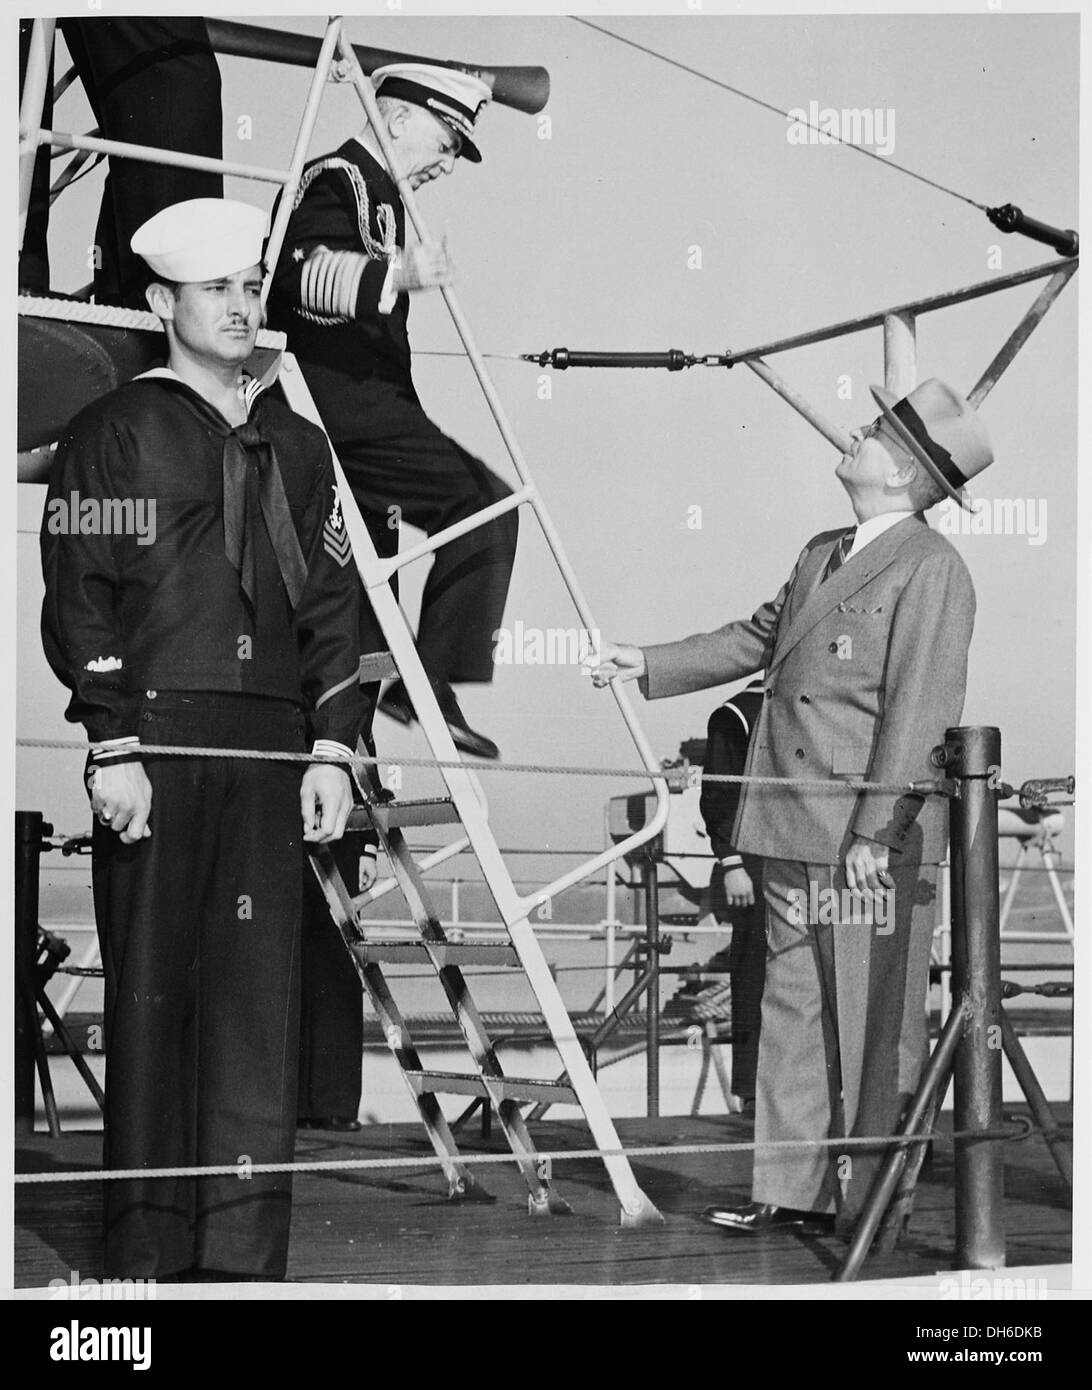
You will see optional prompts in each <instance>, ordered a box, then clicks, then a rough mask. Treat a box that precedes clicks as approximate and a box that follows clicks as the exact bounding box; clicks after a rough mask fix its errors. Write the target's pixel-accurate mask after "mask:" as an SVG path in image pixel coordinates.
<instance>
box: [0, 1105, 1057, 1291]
mask: <svg viewBox="0 0 1092 1390" xmlns="http://www.w3.org/2000/svg"><path fill="white" fill-rule="evenodd" d="M1020 1109H1021V1107H1015V1106H1007V1107H1006V1111H1007V1112H1016V1111H1018V1110H1020ZM1056 1111H1057V1114H1058V1118H1059V1119H1060V1120H1062V1121H1068V1119H1069V1109H1068V1107H1061V1106H1059V1107H1056ZM948 1127H949V1128H950V1125H949V1126H948ZM531 1128H532V1136H533V1138H534V1140H535V1143H536V1145H537V1146H538V1147H539V1148H540V1149H541V1150H543V1151H546V1150H550V1151H576V1150H582V1149H587V1148H589V1147H591V1144H590V1138H589V1135H588V1132H587V1130H586V1128H585V1127H584V1126H583V1125H582V1124H580V1123H578V1122H575V1121H573V1122H567V1121H549V1120H547V1121H543V1122H541V1123H539V1124H537V1125H534V1126H532V1127H531ZM618 1130H619V1133H620V1135H621V1137H622V1141H623V1144H624V1145H625V1146H626V1147H627V1148H630V1147H636V1146H640V1145H652V1144H655V1145H681V1144H709V1143H722V1142H732V1141H740V1140H749V1139H750V1138H752V1137H753V1124H752V1122H751V1121H750V1120H748V1119H744V1118H742V1117H739V1116H712V1117H706V1116H701V1117H694V1116H672V1117H668V1118H662V1119H658V1120H650V1119H637V1120H620V1121H618ZM460 1142H461V1144H462V1147H463V1149H464V1153H465V1155H466V1157H467V1160H468V1162H469V1163H470V1166H471V1167H472V1169H473V1171H474V1172H475V1175H476V1176H477V1177H478V1179H479V1181H480V1182H481V1183H482V1184H483V1186H485V1187H487V1188H488V1189H489V1191H490V1192H491V1193H492V1195H493V1197H494V1198H495V1200H494V1201H493V1202H491V1203H475V1202H450V1201H449V1200H448V1199H447V1195H446V1183H445V1181H444V1179H443V1176H442V1174H441V1172H440V1170H439V1168H438V1166H437V1165H436V1164H435V1163H433V1162H431V1161H430V1156H431V1149H430V1147H429V1145H428V1143H427V1140H426V1139H425V1137H424V1134H423V1132H422V1131H421V1130H420V1129H419V1128H418V1127H416V1126H414V1125H407V1124H398V1125H369V1126H366V1127H365V1128H364V1129H363V1130H361V1131H360V1132H359V1133H358V1134H352V1135H346V1136H340V1135H339V1136H333V1135H330V1136H327V1135H316V1134H311V1133H301V1134H300V1135H299V1138H298V1142H297V1149H296V1156H297V1158H298V1159H299V1160H307V1159H327V1158H349V1157H361V1158H379V1157H390V1156H392V1155H396V1156H407V1157H411V1156H417V1155H420V1157H421V1164H420V1167H419V1168H418V1167H410V1168H401V1169H372V1170H362V1171H340V1172H337V1173H311V1172H302V1173H299V1174H297V1175H296V1178H295V1181H294V1201H293V1217H292V1238H291V1247H290V1253H289V1271H288V1278H289V1280H291V1281H295V1282H300V1283H312V1284H326V1283H329V1284H354V1283H361V1284H386V1285H473V1286H517V1285H556V1286H565V1285H581V1284H593V1285H610V1284H617V1285H637V1284H676V1285H678V1284H683V1285H711V1284H763V1285H795V1284H817V1283H826V1282H829V1281H830V1279H831V1278H832V1276H833V1275H834V1273H835V1271H836V1270H837V1268H838V1266H839V1264H840V1262H841V1260H842V1258H843V1256H844V1253H845V1249H846V1247H845V1245H844V1244H843V1243H842V1242H841V1241H838V1240H836V1239H834V1238H833V1237H830V1238H827V1237H802V1236H799V1235H775V1236H765V1237H752V1236H738V1235H733V1234H730V1233H727V1232H724V1231H721V1230H718V1229H716V1228H715V1227H712V1226H708V1225H706V1224H704V1223H703V1222H702V1221H701V1220H700V1213H701V1211H702V1209H703V1208H704V1207H705V1206H708V1205H710V1204H724V1203H726V1202H729V1201H733V1200H746V1198H747V1196H748V1186H749V1180H750V1163H751V1160H750V1155H749V1154H748V1153H746V1152H744V1153H734V1154H706V1153H701V1154H682V1153H679V1154H665V1155H657V1156H650V1157H638V1158H635V1159H634V1160H633V1167H634V1171H635V1174H636V1176H637V1180H638V1182H639V1183H640V1184H641V1186H642V1187H643V1189H644V1190H645V1192H646V1193H647V1194H648V1196H649V1197H650V1198H651V1200H652V1201H653V1202H654V1203H655V1204H656V1205H657V1207H659V1209H660V1211H661V1212H662V1213H663V1215H664V1218H665V1222H664V1225H663V1226H658V1227H652V1228H647V1229H643V1230H637V1231H623V1230H621V1229H620V1228H619V1224H618V1204H617V1201H616V1199H615V1197H614V1193H613V1191H612V1189H611V1187H610V1183H609V1181H608V1179H607V1176H606V1172H605V1170H604V1168H603V1166H602V1164H601V1163H600V1162H599V1161H598V1160H596V1159H587V1158H577V1159H572V1160H558V1161H555V1163H554V1165H553V1169H554V1179H553V1180H554V1185H555V1187H556V1188H557V1190H558V1191H559V1192H560V1193H561V1194H562V1195H563V1196H564V1197H565V1198H566V1199H567V1200H568V1201H569V1202H570V1203H571V1205H572V1207H573V1213H572V1215H569V1216H556V1217H534V1218H533V1217H530V1216H529V1215H528V1214H527V1205H526V1187H525V1186H524V1184H523V1181H522V1179H521V1178H520V1175H519V1173H518V1171H517V1170H516V1168H515V1165H514V1164H512V1163H504V1164H480V1165H479V1166H478V1167H477V1168H474V1165H473V1151H474V1150H480V1151H481V1152H484V1153H504V1152H505V1149H504V1145H503V1140H502V1139H500V1138H499V1136H498V1135H497V1134H494V1136H493V1137H492V1138H491V1139H489V1140H483V1139H482V1138H481V1136H480V1135H479V1134H478V1132H477V1131H476V1130H467V1131H466V1132H464V1134H463V1136H462V1138H461V1141H460ZM100 1150H101V1135H100V1134H96V1133H92V1132H89V1131H78V1132H72V1133H66V1134H65V1135H64V1136H63V1137H62V1138H61V1139H60V1140H58V1141H51V1140H50V1139H49V1137H48V1135H44V1134H37V1135H34V1136H33V1137H29V1138H24V1139H22V1140H20V1141H19V1142H18V1143H17V1150H16V1171H19V1172H28V1171H49V1170H61V1169H64V1170H70V1169H85V1170H93V1169H94V1168H95V1167H97V1166H98V1163H99V1159H100ZM952 1193H953V1154H952V1147H951V1145H950V1144H948V1143H938V1145H937V1148H936V1154H935V1158H934V1161H933V1163H932V1165H931V1167H929V1168H928V1169H927V1170H926V1172H925V1176H924V1177H923V1179H922V1181H921V1182H920V1183H919V1186H918V1192H917V1197H916V1201H915V1207H914V1215H913V1219H912V1222H911V1226H910V1231H909V1234H908V1235H907V1237H906V1238H905V1239H904V1241H903V1242H902V1243H901V1244H900V1246H899V1247H898V1248H897V1249H896V1250H895V1251H894V1252H892V1253H891V1254H875V1255H873V1256H871V1257H870V1258H869V1259H868V1260H867V1262H866V1264H865V1267H864V1269H863V1271H862V1275H861V1277H862V1278H863V1279H867V1280H873V1279H896V1278H906V1277H911V1276H932V1275H935V1274H937V1273H943V1272H944V1271H946V1270H949V1269H951V1268H953V1265H954V1206H953V1195H952ZM1005 1193H1006V1206H1005V1224H1006V1232H1007V1264H1008V1265H1010V1266H1029V1265H1030V1266H1034V1265H1057V1264H1064V1263H1067V1262H1068V1261H1069V1259H1070V1251H1071V1243H1070V1236H1071V1216H1070V1194H1069V1192H1068V1189H1067V1188H1066V1186H1065V1184H1064V1182H1063V1181H1062V1179H1061V1177H1060V1175H1059V1174H1058V1171H1057V1169H1056V1168H1055V1166H1054V1163H1053V1161H1052V1159H1051V1157H1050V1155H1049V1153H1048V1151H1047V1149H1046V1146H1045V1145H1044V1144H1043V1142H1042V1140H1041V1139H1039V1138H1037V1137H1035V1136H1032V1137H1030V1138H1028V1139H1025V1140H1023V1141H1020V1142H1018V1143H1009V1144H1007V1145H1006V1149H1005ZM100 1219H101V1185H100V1184H97V1183H86V1184H85V1183H79V1184H68V1185H53V1184H51V1185H43V1186H40V1187H34V1186H29V1187H24V1186H20V1187H17V1188H16V1193H15V1285H16V1287H17V1288H34V1287H43V1286H46V1285H48V1283H49V1280H51V1279H55V1278H63V1279H66V1280H67V1279H68V1278H69V1276H70V1272H71V1271H72V1270H78V1271H80V1273H81V1275H82V1276H91V1277H98V1275H99V1273H100V1271H101V1266H100V1258H101V1256H100V1245H99V1223H100Z"/></svg>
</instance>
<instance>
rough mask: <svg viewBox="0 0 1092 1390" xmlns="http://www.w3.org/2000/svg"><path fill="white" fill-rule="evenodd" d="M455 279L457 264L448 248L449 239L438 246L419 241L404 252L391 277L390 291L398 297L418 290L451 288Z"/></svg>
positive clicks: (437, 244)
mask: <svg viewBox="0 0 1092 1390" xmlns="http://www.w3.org/2000/svg"><path fill="white" fill-rule="evenodd" d="M454 280H455V263H454V261H452V259H451V255H450V253H449V251H448V249H447V237H446V236H445V237H444V238H443V240H442V241H440V242H439V243H436V242H434V241H418V242H415V243H414V244H413V245H412V246H407V247H406V249H405V250H404V251H403V252H402V255H401V260H400V263H399V264H398V265H397V266H396V267H395V269H394V271H393V273H392V274H391V281H390V284H391V289H392V290H394V292H395V293H396V294H401V293H403V291H407V290H408V291H409V292H410V293H411V294H412V293H414V292H415V291H416V290H433V289H437V288H438V287H439V286H441V285H450V284H452V283H453V282H454Z"/></svg>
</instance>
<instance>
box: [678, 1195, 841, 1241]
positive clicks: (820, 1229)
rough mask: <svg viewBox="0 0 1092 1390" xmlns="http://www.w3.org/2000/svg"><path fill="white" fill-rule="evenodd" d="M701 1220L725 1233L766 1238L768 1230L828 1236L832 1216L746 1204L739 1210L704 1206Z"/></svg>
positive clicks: (759, 1203)
mask: <svg viewBox="0 0 1092 1390" xmlns="http://www.w3.org/2000/svg"><path fill="white" fill-rule="evenodd" d="M701 1216H702V1220H703V1221H708V1222H710V1223H711V1224H712V1225H714V1226H719V1227H721V1229H722V1230H725V1231H742V1232H744V1233H745V1234H749V1235H756V1236H759V1235H765V1234H766V1233H767V1232H770V1231H796V1232H798V1233H800V1234H801V1235H829V1234H831V1233H832V1232H833V1230H834V1217H833V1216H832V1215H829V1216H828V1215H827V1214H825V1213H824V1212H819V1211H797V1210H796V1209H795V1207H775V1206H772V1205H771V1204H770V1203H768V1202H747V1203H746V1204H745V1205H743V1206H740V1207H706V1208H705V1210H704V1211H703V1212H702V1214H701Z"/></svg>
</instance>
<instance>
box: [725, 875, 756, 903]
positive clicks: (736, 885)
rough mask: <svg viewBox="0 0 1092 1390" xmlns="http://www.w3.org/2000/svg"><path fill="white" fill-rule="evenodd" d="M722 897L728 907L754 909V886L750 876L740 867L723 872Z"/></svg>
mask: <svg viewBox="0 0 1092 1390" xmlns="http://www.w3.org/2000/svg"><path fill="white" fill-rule="evenodd" d="M724 896H725V898H727V900H728V906H729V907H754V905H755V886H754V884H753V883H752V882H751V875H750V874H749V873H748V872H747V870H746V869H745V868H743V867H742V865H739V864H737V865H736V867H735V868H734V869H725V871H724Z"/></svg>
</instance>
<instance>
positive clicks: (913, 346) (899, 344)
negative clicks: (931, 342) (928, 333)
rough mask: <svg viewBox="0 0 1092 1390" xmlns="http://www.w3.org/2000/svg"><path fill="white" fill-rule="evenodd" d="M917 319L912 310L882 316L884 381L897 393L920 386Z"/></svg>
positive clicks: (908, 391)
mask: <svg viewBox="0 0 1092 1390" xmlns="http://www.w3.org/2000/svg"><path fill="white" fill-rule="evenodd" d="M916 334H917V321H916V319H915V318H914V315H913V314H911V313H905V312H904V313H897V312H896V313H893V314H885V315H884V319H883V384H884V386H885V387H886V388H887V389H888V391H891V392H893V393H894V394H895V395H896V396H905V395H908V394H909V393H910V392H911V391H912V390H913V389H914V387H915V386H916V385H917V380H918V365H917V336H916Z"/></svg>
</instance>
